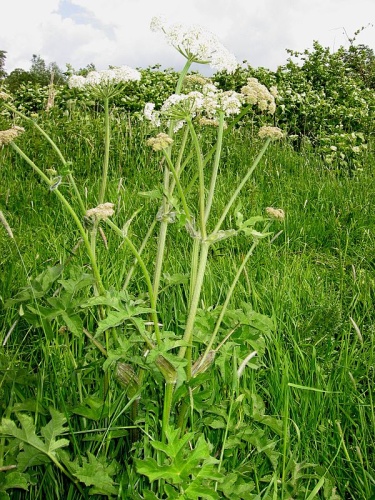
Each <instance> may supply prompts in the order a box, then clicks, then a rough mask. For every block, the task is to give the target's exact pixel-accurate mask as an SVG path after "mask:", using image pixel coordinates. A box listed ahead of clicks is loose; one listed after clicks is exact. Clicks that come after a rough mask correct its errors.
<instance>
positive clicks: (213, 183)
mask: <svg viewBox="0 0 375 500" xmlns="http://www.w3.org/2000/svg"><path fill="white" fill-rule="evenodd" d="M223 136H224V113H223V111H220V113H219V128H218V133H217V141H216V148H215V159H214V164H213V167H212V174H211V181H210V188H209V190H208V195H207V201H206V210H205V213H204V219H205V222H206V223H207V221H208V218H209V216H210V211H211V207H212V201H213V199H214V194H215V187H216V180H217V173H218V170H219V164H220V157H221V150H222V146H223Z"/></svg>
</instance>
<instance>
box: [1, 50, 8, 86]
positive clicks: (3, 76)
mask: <svg viewBox="0 0 375 500" xmlns="http://www.w3.org/2000/svg"><path fill="white" fill-rule="evenodd" d="M6 53H7V51H6V50H0V80H2V79H3V78H5V77H6V71H5V69H4V66H5V60H6V57H7V56H6Z"/></svg>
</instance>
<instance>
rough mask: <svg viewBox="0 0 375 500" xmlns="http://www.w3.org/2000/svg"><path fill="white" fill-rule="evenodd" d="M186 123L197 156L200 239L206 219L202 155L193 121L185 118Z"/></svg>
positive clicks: (204, 236) (203, 236) (204, 228)
mask: <svg viewBox="0 0 375 500" xmlns="http://www.w3.org/2000/svg"><path fill="white" fill-rule="evenodd" d="M187 124H188V127H189V130H190V135H191V138H192V140H193V144H194V148H195V152H196V156H197V162H198V178H199V193H198V196H199V202H198V203H199V223H200V231H201V236H202V240H205V239H206V236H207V234H206V220H205V208H204V206H205V200H204V198H205V193H204V189H205V188H204V172H203V169H204V165H203V156H202V151H201V148H200V144H199V139H198V137H197V134H196V132H195V129H194V126H193V123H192V121H191V120H190V119H188V120H187Z"/></svg>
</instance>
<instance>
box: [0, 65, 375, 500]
mask: <svg viewBox="0 0 375 500" xmlns="http://www.w3.org/2000/svg"><path fill="white" fill-rule="evenodd" d="M187 59H188V62H190V63H191V61H189V58H187ZM187 70H188V64H187V66H186V72H187ZM237 76H238V75H237ZM250 76H251V75H250ZM184 78H185V75H184V74H183V72H182V73H181V76H180V80H178V82H177V88H178V86H179V84H180V83H181V85H182V82H183V81H184ZM82 82H83V83H82ZM141 82H142V80H141ZM81 83H82V85H85V82H84V81H83V80H82V81H81ZM81 83H80V84H81ZM252 83H253V84H254V81H252ZM271 83H272V82H271ZM132 85H133V84H132ZM257 88H258V89H259V87H257ZM178 90H179V91H180V90H181V89H178ZM121 91H123V92H126V86H125V88H124V89H121ZM263 91H264V89H263V90H262V92H263ZM111 92H116V93H120V89H119V87H117V86H116V85H113V86H112V85H109V86H103V87H100V91H96V94H95V95H94V98H95V100H96V104H95V106H93V105H92V103H91V101H90V103H88V102H87V101H86V102H82V103H78V104H77V106H76V107H74V108H69V112H67V110H66V109H63V107H62V108H61V109H54V108H52V109H50V110H48V111H41V112H38V113H37V114H34V115H32V116H31V115H30V114H29V113H27V112H25V110H24V109H22V110H21V111H20V108H14V107H12V106H13V105H12V104H11V102H10V101H5V104H4V106H6V110H7V111H8V114H7V113H3V115H2V116H1V120H0V121H1V127H0V129H1V130H5V129H7V128H9V124H10V120H12V121H13V123H15V124H17V126H22V127H25V131H24V132H23V133H22V134H20V135H19V137H15V138H14V140H12V141H9V142H7V143H6V144H5V143H4V145H3V147H2V149H1V150H0V155H1V156H0V158H1V167H0V168H1V170H0V178H1V183H0V210H1V215H2V224H1V225H0V270H1V273H0V311H1V313H0V340H1V344H2V350H1V351H0V394H1V398H0V401H1V403H0V416H1V418H2V421H1V425H0V498H1V499H7V498H12V499H13V498H14V499H17V498H20V499H21V498H29V499H37V498H41V499H81V498H102V497H103V496H104V497H108V498H129V499H146V500H150V499H164V498H168V499H177V498H178V499H185V498H186V499H200V498H204V499H216V498H217V499H219V498H231V499H232V500H236V499H238V500H240V499H244V500H247V499H248V500H258V499H259V500H268V499H283V500H286V499H307V500H312V499H313V498H321V499H326V500H338V499H354V500H362V499H363V500H370V499H372V498H375V457H374V449H375V412H374V383H375V374H374V365H375V322H374V300H375V296H374V295H375V293H374V291H375V272H374V271H375V269H374V243H375V241H374V240H375V231H374V229H375V217H374V193H375V177H374V168H373V165H374V144H373V135H372V132H371V128H369V127H370V125H369V124H371V120H370V119H367V121H366V122H363V128H364V129H365V128H366V127H367V128H366V131H367V132H368V131H369V130H370V133H368V134H367V135H366V148H363V149H361V152H360V153H361V154H360V156H358V151H359V149H358V150H357V149H354V153H355V154H354V156H355V158H354V160H353V161H352V162H351V163H350V159H348V157H345V155H344V157H342V156H341V157H338V158H336V160H337V163H335V164H334V165H333V164H332V158H331V157H330V158H329V161H326V160H327V159H325V158H324V155H322V151H324V147H325V146H324V144H325V142H324V140H323V141H322V142H320V143H319V142H317V141H315V142H314V141H313V140H311V138H310V139H308V138H307V139H306V138H305V139H303V140H302V141H300V142H299V143H298V144H296V137H295V135H296V134H293V132H295V131H296V130H294V129H293V127H292V125H293V126H294V124H291V125H290V127H289V130H288V127H287V126H286V125H285V126H284V127H283V125H284V122H283V120H284V119H285V120H286V119H287V118H288V116H287V117H286V118H285V113H284V115H283V116H284V118H283V116H279V119H277V118H276V120H273V118H272V117H268V122H263V121H262V120H263V118H261V110H260V109H258V110H254V105H253V103H250V107H251V109H250V115H249V116H250V118H249V119H245V118H244V117H243V116H242V115H240V114H238V115H237V116H238V117H239V118H236V115H235V113H234V112H233V115H234V116H232V111H228V110H232V109H233V108H232V107H229V105H228V107H227V108H225V106H226V105H227V104H226V101H224V98H228V99H229V98H230V99H232V98H233V95H232V94H225V92H224V91H223V94H221V93H219V91H217V94H215V96H216V95H217V96H218V97H217V98H218V99H219V98H220V99H222V100H221V101H220V102H221V103H222V104H221V105H222V106H223V107H222V108H220V106H219V112H218V113H217V117H216V118H217V123H215V124H214V126H213V127H212V126H204V125H203V124H202V123H199V124H198V123H196V122H195V121H194V120H195V116H194V117H192V102H194V105H196V101H189V102H188V100H186V101H182V104H181V102H177V104H176V103H173V104H172V105H171V106H170V107H169V108H168V109H167V110H166V112H165V116H166V117H167V118H168V120H169V123H168V124H167V128H168V127H169V129H168V132H169V133H168V135H167V136H166V137H165V136H163V137H160V135H157V136H156V137H155V127H156V125H155V122H154V123H150V122H149V121H147V120H145V119H144V118H142V119H141V117H140V115H139V114H137V113H134V112H129V111H128V110H124V109H123V108H121V107H119V106H117V105H115V104H113V98H114V97H115V96H114V95H112V94H110V93H111ZM210 92H212V89H210ZM220 92H221V91H220ZM177 93H178V92H176V94H177ZM243 95H245V96H246V92H244V93H243ZM210 97H211V98H212V95H211V94H210ZM194 99H196V96H195V95H194ZM271 100H272V98H271V97H269V101H268V105H271ZM187 102H188V105H187V104H186V103H187ZM272 102H273V101H272ZM282 102H284V104H285V100H284V101H281V103H282ZM231 103H232V101H231ZM276 105H278V101H277V99H276ZM231 106H232V104H231ZM284 108H285V106H284ZM292 108H293V107H291V108H289V109H292ZM194 112H195V109H194ZM225 113H227V114H225ZM239 113H240V112H239ZM197 114H199V113H197ZM262 116H263V115H262ZM156 118H159V116H154V117H153V119H154V121H156ZM160 118H161V119H163V117H162V116H161V117H160ZM206 119H207V120H211V121H212V120H213V118H212V116H209V117H208V118H206ZM179 120H181V121H185V124H184V125H183V126H182V128H180V129H179V130H175V131H173V125H175V124H176V122H178V121H179ZM270 120H271V122H272V120H273V121H274V122H275V121H276V123H271V124H272V125H280V126H281V127H282V128H283V129H284V131H285V132H289V134H284V137H283V138H281V140H275V141H273V140H272V141H271V137H268V136H263V137H259V135H258V129H259V127H260V126H261V125H262V124H263V125H264V124H266V123H268V124H269V121H270ZM317 121H318V120H317ZM225 122H228V123H227V125H226V124H225ZM231 123H232V124H231ZM285 123H286V122H285ZM210 125H213V124H212V123H210ZM351 125H352V124H351ZM274 128H275V127H272V129H274ZM10 130H12V129H10ZM277 130H278V129H277ZM335 133H336V135H337V131H336V132H335ZM353 133H354V138H358V137H360V135H359V134H360V133H361V132H358V130H356V131H355V132H354V131H353V130H350V133H349V131H348V130H347V131H346V136H345V137H344V139H345V140H347V139H348V137H353V135H350V134H353ZM356 134H357V135H356ZM321 136H322V137H325V138H326V137H327V136H328V134H327V133H326V134H323V133H322V134H321ZM172 137H173V139H172ZM331 137H332V135H331ZM335 138H337V137H336V136H335ZM169 139H170V140H169ZM279 139H280V137H279ZM155 140H156V141H157V142H155ZM331 140H332V141H334V138H331ZM171 141H173V142H171ZM363 142H364V141H363ZM332 144H333V142H332ZM345 145H346V147H347V145H348V143H347V142H346V143H345ZM349 146H350V147H351V149H352V151H353V147H354V148H357V147H358V146H355V145H354V146H353V144H352V143H350V144H349ZM319 148H320V149H319ZM335 148H336V149H335ZM329 150H330V154H333V153H335V152H336V151H337V147H336V146H334V147H333V148H330V149H329ZM356 155H357V156H356ZM336 160H335V161H336ZM245 181H246V182H245ZM237 186H241V189H240V190H239V189H238V191H236V188H237ZM234 193H236V195H235V196H234ZM103 204H107V206H106V207H104V209H103V207H102V205H103ZM99 207H101V208H99ZM270 207H271V209H270ZM97 209H98V210H97ZM90 210H91V211H90ZM93 210H94V211H93ZM95 210H96V211H95ZM103 210H104V212H103ZM217 221H219V222H217ZM162 228H164V229H162ZM163 231H164V239H163ZM158 267H160V269H159V271H158Z"/></svg>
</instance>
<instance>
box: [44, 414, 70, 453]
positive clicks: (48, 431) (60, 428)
mask: <svg viewBox="0 0 375 500" xmlns="http://www.w3.org/2000/svg"><path fill="white" fill-rule="evenodd" d="M50 413H51V417H52V419H51V420H50V421H49V422H48V424H47V425H45V426H44V427H42V429H41V434H42V436H43V437H44V438H45V440H46V446H47V451H48V453H50V452H52V451H54V450H57V449H59V448H63V447H64V446H68V445H69V441H68V440H67V439H59V440H58V441H56V437H57V436H58V435H60V434H63V433H64V432H66V431H67V427H65V424H66V418H65V416H64V415H63V414H62V413H59V412H58V411H56V410H54V409H53V408H51V409H50Z"/></svg>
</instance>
